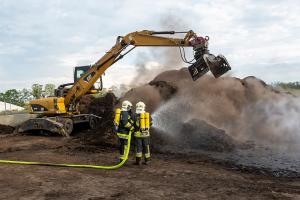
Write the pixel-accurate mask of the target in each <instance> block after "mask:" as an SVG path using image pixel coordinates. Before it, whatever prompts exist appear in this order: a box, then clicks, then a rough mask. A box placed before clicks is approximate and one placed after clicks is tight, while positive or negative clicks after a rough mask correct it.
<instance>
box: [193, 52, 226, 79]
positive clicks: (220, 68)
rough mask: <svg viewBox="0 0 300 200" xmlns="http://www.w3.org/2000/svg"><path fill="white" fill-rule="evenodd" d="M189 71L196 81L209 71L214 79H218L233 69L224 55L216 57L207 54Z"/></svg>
mask: <svg viewBox="0 0 300 200" xmlns="http://www.w3.org/2000/svg"><path fill="white" fill-rule="evenodd" d="M188 69H189V72H190V74H191V76H192V78H193V80H194V81H195V80H197V79H198V78H200V77H201V76H203V75H204V74H206V73H207V72H208V71H211V73H212V74H213V75H214V77H215V78H218V77H220V76H222V75H223V74H225V73H226V72H227V71H228V70H230V69H231V67H230V65H229V63H228V62H227V60H226V58H225V57H224V56H223V55H218V56H214V55H213V54H208V53H207V54H204V55H203V56H200V58H198V59H197V61H196V62H195V63H193V64H192V65H191V66H189V67H188Z"/></svg>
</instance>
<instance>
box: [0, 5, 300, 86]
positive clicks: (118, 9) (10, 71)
mask: <svg viewBox="0 0 300 200" xmlns="http://www.w3.org/2000/svg"><path fill="white" fill-rule="evenodd" d="M299 13H300V1H298V0H285V1H279V0H215V1H214V0H185V1H174V0H160V1H149V0H147V1H146V0H114V1H113V0H111V1H102V0H85V1H79V0H48V1H41V0H22V1H17V0H0V92H1V91H5V90H7V89H12V88H16V89H22V88H30V87H31V85H32V84H33V83H39V84H46V83H54V84H56V85H58V84H62V83H67V82H72V77H73V67H75V66H78V65H88V64H93V63H95V62H96V61H97V60H98V59H100V58H101V56H103V55H104V54H105V52H106V51H108V50H109V49H110V48H111V47H112V46H113V45H114V43H115V39H116V37H117V36H118V35H126V34H127V33H130V32H134V31H139V30H145V29H147V30H156V31H162V30H176V31H185V30H190V29H192V30H194V31H195V32H196V33H197V34H198V35H203V36H205V35H208V36H210V50H211V53H214V54H219V53H221V54H223V55H225V56H226V57H227V60H228V61H229V62H230V64H231V66H232V71H231V72H230V75H231V76H235V77H239V78H243V77H246V76H257V77H258V78H261V79H262V80H264V81H266V82H268V83H272V82H277V81H284V82H289V81H300V61H299V59H298V58H299V57H300V37H299V35H300V15H299ZM175 51H176V52H177V51H178V49H177V48H176V49H170V48H168V49H166V48H161V49H158V48H153V47H152V48H150V47H147V48H145V47H141V48H137V49H135V50H134V51H132V52H131V53H130V54H128V55H127V56H126V57H125V58H124V59H123V60H121V61H119V62H118V63H116V64H115V65H113V66H112V67H111V68H109V69H108V70H107V71H106V73H105V76H104V81H105V83H104V86H105V87H110V86H112V85H118V84H122V83H124V84H127V83H130V82H132V81H134V80H133V79H134V78H135V76H136V73H137V72H136V68H137V65H139V64H141V62H143V63H144V64H145V65H146V66H147V67H148V68H150V69H151V67H155V66H157V65H163V66H165V69H166V70H167V69H169V68H170V69H173V68H181V67H186V66H187V65H186V64H185V63H183V62H179V58H180V55H179V52H177V53H178V55H177V54H176V53H174V52H175ZM187 51H191V50H190V49H189V50H188V49H187ZM168 52H173V53H172V54H170V53H168ZM188 55H190V53H189V54H188ZM172 59H174V61H176V62H173V60H172Z"/></svg>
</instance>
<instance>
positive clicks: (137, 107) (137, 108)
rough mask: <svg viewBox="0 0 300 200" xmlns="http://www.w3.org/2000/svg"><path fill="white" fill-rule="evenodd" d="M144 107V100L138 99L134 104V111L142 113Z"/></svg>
mask: <svg viewBox="0 0 300 200" xmlns="http://www.w3.org/2000/svg"><path fill="white" fill-rule="evenodd" d="M145 108H146V104H145V103H144V102H141V101H140V102H138V103H137V104H136V105H135V112H136V113H144V112H145Z"/></svg>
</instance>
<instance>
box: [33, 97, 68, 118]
mask: <svg viewBox="0 0 300 200" xmlns="http://www.w3.org/2000/svg"><path fill="white" fill-rule="evenodd" d="M30 111H31V113H35V114H45V115H57V114H65V113H66V112H67V111H66V106H65V98H64V97H47V98H42V99H35V100H32V101H30Z"/></svg>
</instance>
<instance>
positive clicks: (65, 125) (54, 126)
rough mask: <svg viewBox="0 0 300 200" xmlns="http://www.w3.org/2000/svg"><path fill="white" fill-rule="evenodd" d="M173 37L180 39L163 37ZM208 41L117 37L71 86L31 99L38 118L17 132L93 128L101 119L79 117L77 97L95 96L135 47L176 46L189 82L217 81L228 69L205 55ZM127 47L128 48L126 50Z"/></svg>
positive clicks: (187, 36) (153, 34)
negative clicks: (188, 53) (189, 52)
mask: <svg viewBox="0 0 300 200" xmlns="http://www.w3.org/2000/svg"><path fill="white" fill-rule="evenodd" d="M174 34H177V35H180V36H182V38H180V37H177V38H176V37H166V35H174ZM208 41H209V37H208V36H205V37H201V36H197V34H196V33H194V32H193V31H192V30H190V31H186V32H175V31H160V32H158V31H149V30H144V31H138V32H132V33H129V34H127V35H125V36H118V37H117V40H116V43H115V45H114V46H113V47H112V48H111V49H110V50H109V51H108V52H107V53H106V54H105V55H104V56H103V57H102V58H100V59H99V60H98V61H97V62H96V63H95V64H93V65H90V66H81V67H76V68H75V70H74V83H68V84H63V85H60V86H59V87H58V88H57V89H56V91H55V96H54V97H47V98H41V99H36V100H32V101H31V102H30V104H29V106H30V110H31V113H33V114H38V117H37V118H34V119H30V120H28V121H26V122H24V123H22V124H21V125H20V127H19V128H18V131H19V132H28V131H32V130H39V131H50V132H54V133H58V134H61V135H63V136H69V135H70V134H71V133H72V131H73V126H74V124H78V123H89V125H90V127H91V128H94V127H95V126H96V124H97V123H98V120H101V118H100V117H98V116H96V115H94V114H80V112H79V111H78V103H79V100H80V98H81V97H82V96H83V95H86V94H91V93H96V92H97V91H98V90H96V89H95V87H94V84H95V83H96V82H97V81H98V80H99V79H100V80H101V81H100V83H101V88H102V79H101V76H102V75H103V74H104V72H105V70H106V69H107V68H109V67H110V66H112V65H113V64H114V63H116V62H117V61H118V60H120V59H122V58H123V57H124V56H125V55H127V54H128V53H129V52H130V51H132V50H133V49H134V48H135V47H139V46H154V47H160V46H169V47H179V49H180V55H181V57H182V59H183V61H184V62H186V63H189V64H190V66H189V67H188V70H189V72H190V74H191V77H192V79H193V80H197V79H198V78H199V77H201V76H202V75H204V74H205V73H207V72H208V71H211V73H212V74H213V75H214V77H216V78H218V77H220V76H221V75H223V74H224V73H226V72H227V71H228V70H230V69H231V67H230V65H229V63H228V62H227V60H226V58H225V57H224V56H222V55H218V56H214V55H213V54H211V53H209V50H208ZM184 47H192V48H193V51H194V60H193V61H190V62H189V61H187V60H186V57H185V52H184ZM127 48H129V49H128V50H127V51H126V49H127ZM101 88H100V89H101Z"/></svg>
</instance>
